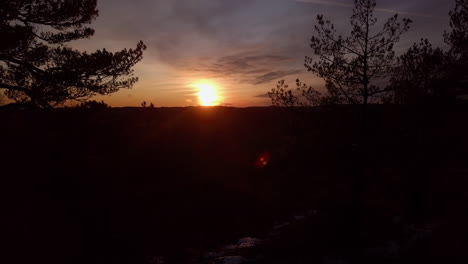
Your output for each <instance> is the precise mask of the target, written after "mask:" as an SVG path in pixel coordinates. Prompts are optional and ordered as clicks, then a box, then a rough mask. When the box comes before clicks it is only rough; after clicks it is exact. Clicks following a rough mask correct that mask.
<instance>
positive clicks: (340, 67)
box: [269, 0, 411, 105]
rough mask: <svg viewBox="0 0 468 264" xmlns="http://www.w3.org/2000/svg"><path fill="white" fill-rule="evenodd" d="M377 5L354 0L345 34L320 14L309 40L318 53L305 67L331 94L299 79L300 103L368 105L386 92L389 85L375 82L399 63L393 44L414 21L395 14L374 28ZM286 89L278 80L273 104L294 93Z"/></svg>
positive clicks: (363, 0) (315, 53) (371, 0)
mask: <svg viewBox="0 0 468 264" xmlns="http://www.w3.org/2000/svg"><path fill="white" fill-rule="evenodd" d="M375 6H376V1H375V0H354V9H353V15H352V16H351V21H350V23H351V27H352V29H351V32H350V35H349V36H347V37H344V36H342V35H339V34H337V30H336V28H335V26H334V25H333V24H332V23H331V22H330V21H329V20H325V19H324V18H323V16H322V15H318V16H317V25H316V26H315V34H314V36H313V37H312V38H311V44H310V46H311V48H312V49H313V50H314V55H315V56H313V57H306V59H305V67H306V68H307V69H308V71H311V72H313V73H314V74H315V75H317V76H319V77H321V78H323V79H324V80H325V83H326V90H327V93H326V94H324V95H322V94H320V93H319V92H318V91H316V90H314V89H313V88H312V87H310V86H307V85H305V84H303V83H301V82H300V81H299V80H298V81H297V83H298V85H297V87H298V90H301V91H302V97H303V98H305V100H298V102H305V104H308V105H318V104H364V105H366V104H368V102H369V101H371V100H373V99H374V98H377V99H380V98H381V97H382V95H384V94H385V93H387V92H388V90H387V87H380V86H379V85H378V84H377V82H376V81H379V80H382V79H383V78H386V77H388V73H389V72H390V71H391V69H392V68H393V67H394V66H395V52H394V50H393V47H394V45H395V43H397V42H398V41H399V39H400V36H401V35H402V34H403V33H405V32H406V31H408V29H409V25H410V23H411V20H409V19H403V20H401V21H400V19H399V18H398V14H395V15H394V16H392V17H391V18H389V19H388V20H387V21H386V22H385V23H384V24H383V28H380V29H376V26H377V18H376V17H374V9H375ZM284 88H285V87H284V86H282V85H281V83H280V86H278V87H277V88H276V89H273V90H272V92H270V93H269V94H270V97H271V98H272V101H273V103H274V104H275V102H276V104H277V105H280V104H278V102H281V99H282V98H288V100H290V97H291V96H292V94H289V95H288V94H285V93H286V92H289V91H286V90H284ZM283 95H284V96H283ZM282 96H283V97H282ZM374 101H377V100H376V99H374Z"/></svg>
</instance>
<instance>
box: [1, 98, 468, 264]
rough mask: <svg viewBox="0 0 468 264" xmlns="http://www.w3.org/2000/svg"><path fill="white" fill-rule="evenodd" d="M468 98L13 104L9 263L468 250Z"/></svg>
mask: <svg viewBox="0 0 468 264" xmlns="http://www.w3.org/2000/svg"><path fill="white" fill-rule="evenodd" d="M467 110H468V109H466V108H463V107H456V108H451V109H433V110H419V111H413V110H410V109H408V108H405V107H387V106H385V107H384V106H374V107H372V108H371V109H370V114H369V117H368V125H367V128H366V129H365V130H364V131H363V130H362V125H361V122H360V119H359V113H360V111H359V109H353V108H350V107H340V108H317V109H315V110H313V111H310V112H304V111H289V110H279V109H275V108H246V109H236V108H162V109H137V108H122V109H107V110H101V111H92V110H77V109H63V110H55V111H39V112H29V111H6V110H5V111H0V127H1V129H0V138H1V142H2V143H1V151H0V153H1V154H0V163H1V166H0V173H1V180H2V184H1V193H2V194H3V199H2V200H3V202H4V203H5V204H6V206H5V207H4V210H2V218H4V219H3V220H6V222H5V224H4V225H3V226H2V229H3V230H2V234H3V233H4V234H6V235H2V237H3V238H4V239H5V240H6V242H7V245H8V246H7V247H6V248H4V249H5V251H6V252H7V253H8V254H7V255H8V257H9V258H10V259H9V261H8V262H5V263H14V262H18V263H135V264H136V263H162V258H164V260H165V261H166V262H167V263H209V262H222V261H224V262H225V263H228V261H234V259H224V260H223V259H221V258H215V259H213V260H210V259H209V258H206V253H207V252H209V251H216V250H218V249H219V248H221V247H223V246H224V245H228V244H232V243H236V242H237V241H238V239H239V238H242V237H257V238H259V239H261V240H263V241H266V242H265V243H264V244H263V245H262V247H261V248H259V249H255V250H256V251H255V252H256V253H255V254H256V257H255V258H253V256H251V255H252V254H253V253H252V252H249V253H245V252H244V253H240V252H235V253H230V254H231V255H236V254H244V257H245V258H244V261H247V260H246V259H249V258H248V257H249V254H250V257H251V258H250V260H248V261H251V262H253V261H255V262H262V263H351V261H353V260H355V258H356V256H357V258H359V259H360V260H361V262H360V263H366V262H369V263H466V262H465V261H466V254H467V253H466V252H465V249H468V225H467V223H468V199H467V198H468V197H467V196H468V195H467V193H468V192H467V188H468V123H467V122H466V116H467V113H468V111H467ZM265 153H268V154H265ZM262 155H263V157H266V156H265V155H267V156H270V157H271V160H270V161H269V162H268V164H267V165H266V166H263V165H262V164H260V165H261V166H258V159H259V158H260V157H262ZM357 179H358V180H357ZM356 190H358V193H359V194H360V196H359V197H360V199H359V203H358V204H359V208H356V203H353V201H355V200H353V197H354V198H355V194H356ZM353 194H354V196H353ZM311 212H312V213H311ZM306 216H307V217H306ZM356 219H358V220H356ZM283 227H285V228H283ZM272 231H273V233H275V234H274V235H272ZM389 248H390V249H389ZM392 250H393V251H392ZM390 251H391V252H392V253H389V252H390ZM260 255H261V257H258V256H260ZM204 256H205V257H204ZM252 259H254V260H252Z"/></svg>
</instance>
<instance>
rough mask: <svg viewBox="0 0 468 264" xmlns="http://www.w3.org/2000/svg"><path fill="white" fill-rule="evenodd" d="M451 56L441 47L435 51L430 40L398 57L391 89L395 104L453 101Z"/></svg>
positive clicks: (425, 40) (414, 46) (391, 100)
mask: <svg viewBox="0 0 468 264" xmlns="http://www.w3.org/2000/svg"><path fill="white" fill-rule="evenodd" d="M452 62H453V61H452V59H451V57H450V56H449V55H448V54H447V53H446V52H444V51H443V50H442V49H440V48H434V47H433V46H432V44H431V43H430V42H429V40H427V39H422V40H421V42H420V43H415V44H414V45H413V46H412V47H410V48H409V49H408V51H406V52H405V53H404V54H403V55H401V56H400V57H399V58H398V66H397V67H395V68H394V70H393V73H392V79H391V84H390V88H391V90H393V95H392V96H393V98H391V99H390V100H389V102H392V103H405V104H415V103H416V104H419V103H428V102H431V101H439V102H441V100H445V101H446V102H449V101H450V100H451V99H452V98H454V92H455V91H454V89H453V82H452V81H451V78H450V75H451V74H450V70H451V65H452Z"/></svg>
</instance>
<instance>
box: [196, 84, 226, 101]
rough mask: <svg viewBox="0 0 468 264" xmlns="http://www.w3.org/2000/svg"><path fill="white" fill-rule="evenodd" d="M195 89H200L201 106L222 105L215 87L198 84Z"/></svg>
mask: <svg viewBox="0 0 468 264" xmlns="http://www.w3.org/2000/svg"><path fill="white" fill-rule="evenodd" d="M195 87H197V88H198V89H199V90H198V93H197V95H198V99H199V101H200V105H202V106H214V105H218V104H219V103H220V98H219V96H218V92H217V90H216V88H215V86H214V85H211V84H206V83H203V84H197V85H195Z"/></svg>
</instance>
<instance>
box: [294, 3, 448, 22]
mask: <svg viewBox="0 0 468 264" xmlns="http://www.w3.org/2000/svg"><path fill="white" fill-rule="evenodd" d="M295 1H296V2H300V3H310V4H318V5H325V6H336V7H346V8H353V7H354V5H353V4H347V3H343V2H336V1H325V0H295ZM374 10H375V11H376V12H382V13H391V14H402V15H408V16H415V17H425V18H444V17H442V16H437V15H431V14H423V13H417V12H407V11H402V10H398V9H392V8H378V7H376V8H375V9H374Z"/></svg>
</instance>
